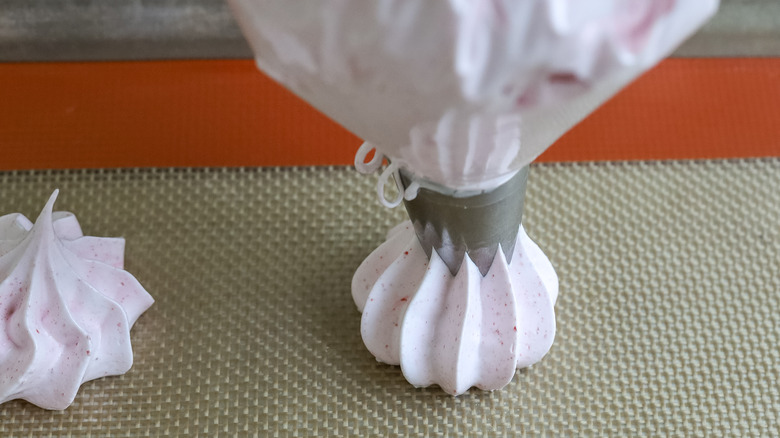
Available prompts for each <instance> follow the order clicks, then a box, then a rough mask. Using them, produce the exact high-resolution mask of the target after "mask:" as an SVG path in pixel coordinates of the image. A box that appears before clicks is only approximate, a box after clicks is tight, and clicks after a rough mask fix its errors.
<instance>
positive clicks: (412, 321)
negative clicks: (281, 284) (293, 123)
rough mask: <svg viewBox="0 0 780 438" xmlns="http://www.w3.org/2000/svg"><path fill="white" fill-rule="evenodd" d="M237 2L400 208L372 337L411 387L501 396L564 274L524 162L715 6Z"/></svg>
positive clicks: (363, 307) (370, 262)
mask: <svg viewBox="0 0 780 438" xmlns="http://www.w3.org/2000/svg"><path fill="white" fill-rule="evenodd" d="M228 2H229V3H230V5H231V7H232V9H233V12H234V15H235V16H236V18H237V20H238V22H239V24H240V26H241V28H242V30H243V32H244V34H245V36H246V37H247V39H248V40H249V43H250V45H251V46H252V49H253V51H254V53H255V55H256V60H257V65H258V67H259V68H260V69H261V70H263V71H264V72H265V73H267V74H268V75H269V76H271V77H272V78H273V79H275V80H276V81H278V82H279V83H281V84H283V85H284V86H286V87H287V88H289V89H290V90H291V91H293V92H294V93H295V94H297V95H298V96H300V97H301V98H303V99H304V100H306V101H307V102H309V103H310V104H311V105H313V106H314V107H316V108H317V109H319V110H320V111H322V112H323V113H325V114H326V115H328V116H329V117H331V118H332V119H333V120H335V121H336V122H338V123H340V124H341V125H343V126H344V127H345V128H347V129H348V130H350V131H352V132H353V133H354V134H356V135H357V136H359V137H361V138H363V139H364V140H365V141H366V143H365V144H364V145H363V146H361V147H360V149H359V150H358V153H357V156H356V160H355V166H356V168H357V169H358V170H359V171H361V172H363V173H370V172H374V171H381V176H380V178H379V184H378V192H379V197H380V201H381V202H382V203H383V204H385V205H387V206H395V205H399V204H400V203H402V202H403V203H404V204H405V206H406V209H407V212H408V213H409V217H410V220H409V221H407V222H405V223H403V224H401V225H399V226H398V227H396V228H394V229H393V230H391V231H390V232H389V234H388V239H387V241H386V242H385V243H384V244H382V245H381V246H380V247H379V248H377V249H376V250H375V251H374V252H373V253H372V254H371V255H369V256H368V258H366V260H365V261H364V262H363V263H362V264H361V266H360V267H359V268H358V270H357V272H356V273H355V276H354V278H353V283H352V294H353V298H354V300H355V303H356V304H357V307H358V309H359V310H360V311H361V312H362V313H363V315H362V320H361V335H362V337H363V341H364V343H365V344H366V347H367V348H368V349H369V351H370V352H371V353H372V354H373V355H374V356H375V357H376V358H377V360H379V361H381V362H385V363H389V364H393V365H400V366H401V370H402V372H403V374H404V376H405V377H406V379H407V380H408V381H409V382H410V383H412V384H413V385H415V386H418V387H419V386H428V385H432V384H438V385H439V386H441V388H442V389H443V390H444V391H446V392H448V393H451V394H460V393H463V392H465V391H467V390H469V388H471V387H474V386H475V387H478V388H481V389H485V390H495V389H499V388H501V387H503V386H505V385H506V384H507V383H509V381H510V380H511V379H512V377H513V375H514V373H515V370H516V369H519V368H523V367H527V366H530V365H532V364H534V363H536V362H538V361H539V360H541V358H542V357H543V356H544V355H545V354H546V353H547V352H548V351H549V349H550V347H551V345H552V341H553V337H554V335H555V315H554V309H553V307H554V304H555V300H556V298H557V295H558V280H557V276H556V274H555V271H554V270H553V268H552V265H551V264H550V262H549V260H548V259H547V257H546V256H545V255H544V253H543V252H542V251H541V250H540V249H539V247H538V246H536V245H535V244H534V243H533V242H532V241H531V240H530V239H529V238H528V235H527V234H526V233H525V230H524V229H523V226H522V224H521V218H522V210H523V200H524V195H525V184H526V179H527V175H528V164H529V163H530V162H531V161H533V160H534V159H535V158H536V157H537V156H539V155H540V154H541V153H542V152H543V151H544V150H545V149H546V148H547V147H548V146H550V145H551V144H552V143H553V142H554V141H555V140H556V139H558V138H559V137H560V136H562V135H563V134H564V133H565V132H566V131H567V130H569V129H570V128H571V127H572V126H574V125H575V124H576V123H578V122H579V121H580V120H581V119H583V118H584V117H585V116H586V115H588V114H589V113H590V112H592V111H593V110H594V109H595V108H596V107H598V106H599V105H600V104H601V103H603V102H604V101H605V100H607V99H608V98H609V97H611V96H612V95H613V94H615V93H616V92H617V91H618V90H620V89H621V88H622V87H624V86H625V85H626V84H628V83H629V82H630V81H631V80H633V79H634V78H636V77H637V76H638V75H639V74H641V73H642V72H644V71H645V70H647V69H648V68H650V67H652V66H653V65H655V64H656V63H657V62H658V61H660V60H661V59H662V58H663V57H665V56H667V55H668V54H669V53H671V52H672V51H673V50H674V49H675V48H676V47H677V46H678V45H679V44H680V43H681V42H682V41H683V40H684V39H686V38H687V37H688V36H690V35H691V34H692V33H693V32H694V31H695V30H696V29H697V28H698V27H700V26H701V25H702V24H703V23H704V22H705V21H706V20H707V19H708V18H709V17H710V16H712V15H713V14H714V13H715V11H716V9H717V6H718V0H589V1H587V2H585V1H581V0H316V1H314V0H311V1H303V0H297V1H296V0H228ZM372 151H373V156H372V157H371V158H370V159H368V158H369V157H370V156H371V152H372ZM385 161H386V162H387V164H386V165H384V163H385ZM383 166H384V168H383ZM391 179H392V180H394V182H395V184H396V186H397V188H398V191H397V192H398V196H396V197H394V199H386V195H385V193H384V187H385V183H388V182H390V180H391Z"/></svg>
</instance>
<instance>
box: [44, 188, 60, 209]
mask: <svg viewBox="0 0 780 438" xmlns="http://www.w3.org/2000/svg"><path fill="white" fill-rule="evenodd" d="M59 194H60V189H54V191H53V192H52V193H51V196H49V200H48V201H46V206H45V207H43V210H44V211H46V210H48V211H49V212H51V211H53V210H54V201H56V200H57V196H58V195H59Z"/></svg>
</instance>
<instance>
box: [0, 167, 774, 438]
mask: <svg viewBox="0 0 780 438" xmlns="http://www.w3.org/2000/svg"><path fill="white" fill-rule="evenodd" d="M375 181H376V179H375V177H366V176H360V175H358V174H356V172H354V170H352V169H348V168H342V167H334V168H260V169H257V168H252V169H206V170H203V169H200V170H195V169H166V170H154V169H149V170H83V171H56V170H53V171H24V172H19V171H17V172H4V173H0V212H2V213H11V212H17V211H20V212H23V213H25V214H26V215H28V216H29V217H31V218H34V217H36V216H37V213H38V211H39V209H40V208H41V207H42V206H43V204H44V202H45V201H46V199H47V197H48V196H49V194H50V193H51V191H52V190H53V189H54V188H56V187H59V188H60V189H61V193H60V198H59V201H58V204H57V206H56V207H57V208H58V209H64V210H70V211H73V212H75V213H76V214H77V216H78V218H79V220H80V222H81V224H82V227H83V229H84V231H85V233H86V234H88V235H98V236H117V235H122V236H124V237H126V238H127V252H126V259H127V263H126V264H127V269H128V270H129V271H130V272H131V273H133V274H134V275H136V277H137V278H138V279H139V280H140V281H141V283H142V284H143V285H144V286H145V287H146V288H147V289H148V290H149V292H150V293H151V294H152V295H153V296H154V297H155V298H156V300H157V302H156V303H155V305H154V306H153V307H152V308H151V309H150V310H149V311H148V312H147V313H146V314H144V315H143V316H142V317H141V318H140V319H139V321H138V322H137V324H136V326H135V328H134V329H133V331H132V340H133V347H134V350H135V364H134V366H133V368H132V370H131V371H130V372H129V373H128V374H126V375H124V376H121V377H111V378H104V379H100V380H97V381H93V382H89V383H87V384H85V385H84V386H82V388H81V390H80V392H79V395H78V396H77V398H76V401H75V403H74V404H73V405H72V406H71V407H70V408H69V409H67V410H65V411H61V412H56V411H45V410H42V409H39V408H37V407H35V406H33V405H30V404H28V403H26V402H23V401H14V402H10V403H6V404H3V405H0V436H3V437H7V436H8V437H13V436H58V437H60V436H108V435H111V436H157V435H163V434H171V435H182V436H198V435H199V436H217V435H223V436H234V435H249V436H306V435H325V434H331V435H334V436H335V435H338V436H347V435H356V436H358V435H359V436H391V435H394V434H398V435H414V434H426V435H431V436H437V435H458V436H461V435H468V434H473V435H480V434H485V433H493V434H496V435H499V436H500V435H512V434H538V435H544V436H566V435H575V434H579V435H591V436H604V435H619V436H659V435H665V436H692V435H729V436H778V435H780V429H778V422H780V389H778V388H779V386H778V383H777V382H778V378H780V349H779V348H778V341H780V332H779V330H780V159H761V160H737V161H676V162H675V161H669V162H624V163H589V164H588V163H585V164H545V165H537V166H534V167H533V169H532V171H531V177H530V181H529V187H528V196H527V207H526V213H525V220H524V223H525V224H526V228H527V230H528V232H529V234H530V235H531V236H532V238H534V239H535V240H536V241H537V242H538V243H539V244H540V246H541V247H542V248H543V249H544V250H545V252H546V253H547V254H548V255H549V257H550V259H551V260H552V262H553V265H554V266H555V268H556V270H557V272H558V275H559V277H560V282H561V283H560V285H561V286H560V296H559V299H558V303H557V305H556V311H557V322H558V330H559V331H558V335H557V337H556V341H555V344H554V346H553V348H552V350H551V351H550V353H549V354H548V356H547V357H545V359H544V360H543V361H542V362H541V363H539V364H537V365H535V366H533V367H532V368H530V369H526V370H522V371H519V372H518V373H517V374H516V375H515V377H514V379H513V381H512V383H511V384H509V385H508V386H507V387H506V388H504V389H503V390H501V391H496V392H492V393H490V392H482V391H479V390H471V391H470V392H469V393H467V394H466V395H463V396H460V397H457V398H454V397H451V396H449V395H446V394H445V393H443V392H442V391H441V390H439V389H438V388H436V387H434V388H427V389H416V388H413V387H412V386H411V385H409V384H408V383H406V381H405V380H404V378H403V376H402V375H401V371H400V369H399V368H398V367H393V366H388V365H383V364H381V363H378V362H376V360H374V358H373V357H372V356H371V354H369V353H368V351H367V350H366V349H365V348H364V347H363V344H362V341H361V339H360V329H359V327H360V315H359V313H358V312H357V311H356V309H355V305H354V304H353V302H352V298H351V295H350V281H351V276H352V273H353V272H354V270H355V268H356V267H357V266H358V264H359V263H360V262H361V260H362V259H363V258H364V257H365V256H366V255H367V254H368V253H369V252H370V251H371V250H372V249H373V248H375V247H376V246H377V245H379V243H380V242H381V241H382V239H383V235H384V233H385V232H386V230H387V229H388V228H389V227H391V226H392V225H394V224H396V223H398V222H400V221H401V220H402V219H403V218H404V217H405V215H404V212H403V210H402V209H396V210H387V209H385V208H383V207H381V206H380V205H379V204H378V203H377V202H376V200H375V199H374V196H375V191H374V189H373V185H374V184H375Z"/></svg>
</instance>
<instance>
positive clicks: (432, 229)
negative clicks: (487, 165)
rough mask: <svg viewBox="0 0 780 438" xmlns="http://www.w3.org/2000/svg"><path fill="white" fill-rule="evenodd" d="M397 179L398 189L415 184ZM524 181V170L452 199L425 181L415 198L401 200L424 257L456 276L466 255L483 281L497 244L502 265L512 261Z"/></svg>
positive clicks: (405, 177)
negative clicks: (485, 188)
mask: <svg viewBox="0 0 780 438" xmlns="http://www.w3.org/2000/svg"><path fill="white" fill-rule="evenodd" d="M400 174H401V182H402V185H403V186H404V188H406V187H408V186H409V185H410V184H411V183H412V182H414V181H415V179H414V177H412V176H410V175H409V174H407V173H405V172H403V171H401V173H400ZM527 180H528V166H526V167H523V168H522V169H520V171H518V172H517V174H515V175H514V176H513V177H512V178H511V179H509V181H507V182H505V183H504V184H502V185H501V186H499V187H497V188H496V189H493V190H491V191H487V192H482V193H476V194H474V195H471V196H455V194H454V193H453V192H452V191H448V190H447V189H446V188H444V187H441V190H436V186H435V185H433V184H431V183H429V182H425V184H421V186H422V188H420V190H419V192H418V193H417V197H416V198H414V199H413V200H411V201H406V200H405V201H404V206H405V207H406V211H407V212H408V213H409V218H410V219H411V220H412V223H413V224H414V230H415V233H417V238H418V239H419V240H420V243H421V244H422V246H423V248H424V249H425V253H426V254H427V255H428V257H430V256H431V254H432V251H433V250H434V249H435V250H436V252H437V253H438V254H439V257H441V259H442V260H443V261H444V263H445V264H446V265H447V267H448V268H449V269H450V272H451V273H452V275H456V274H457V273H458V270H459V269H460V266H461V264H462V263H463V257H464V256H465V255H466V254H468V256H469V257H470V258H471V260H473V261H474V264H476V265H477V267H478V268H479V272H480V273H482V275H483V276H484V275H487V273H488V271H489V270H490V266H491V265H492V264H493V259H494V258H495V256H496V253H497V251H498V248H499V245H500V246H501V249H502V250H503V252H504V255H505V256H506V260H507V262H510V261H511V260H512V253H513V251H514V247H515V241H516V239H517V231H518V229H519V227H520V222H521V220H522V216H523V202H524V201H525V188H526V182H527Z"/></svg>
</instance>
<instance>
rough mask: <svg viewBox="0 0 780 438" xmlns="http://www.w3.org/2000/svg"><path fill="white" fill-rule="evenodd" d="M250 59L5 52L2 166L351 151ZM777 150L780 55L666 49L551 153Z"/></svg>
mask: <svg viewBox="0 0 780 438" xmlns="http://www.w3.org/2000/svg"><path fill="white" fill-rule="evenodd" d="M360 143H361V141H360V140H359V139H358V138H356V137H354V136H353V135H351V134H350V133H348V132H347V131H345V130H344V129H343V128H341V127H340V126H338V125H337V124H335V123H334V122H332V121H330V120H329V119H327V118H326V117H325V116H323V115H322V114H320V113H318V112H317V111H316V110H314V109H313V108H311V107H310V106H309V105H308V104H306V103H304V102H303V101H301V100H300V99H298V98H297V97H295V96H294V95H292V94H291V93H290V92H288V91H286V90H285V89H284V88H282V87H281V86H279V85H278V84H276V83H274V82H273V81H272V80H270V79H269V78H267V77H266V76H265V75H263V74H261V73H259V72H258V71H257V69H256V68H255V66H254V63H253V62H252V61H249V60H227V61H225V60H207V61H149V62H96V63H22V64H0V152H2V153H0V169H4V170H8V169H32V168H83V167H168V166H176V167H178V166H196V167H199V166H276V165H282V166H285V165H330V164H349V163H352V160H353V156H354V153H355V151H356V150H357V148H358V146H359V145H360ZM761 156H780V59H774V58H768V59H758V58H741V59H669V60H666V61H664V62H662V63H661V64H660V65H659V66H658V67H656V68H654V69H652V70H651V71H649V72H648V73H646V74H645V75H644V76H642V77H641V78H639V79H638V80H637V81H636V82H635V83H633V84H632V85H630V86H629V87H627V88H626V89H625V90H623V91H622V92H621V93H619V94H618V95H617V96H616V97H614V98H613V99H612V100H610V101H609V102H607V103H606V104H605V105H604V106H603V107H601V108H600V109H599V110H597V111H596V112H595V113H594V114H592V115H591V116H589V117H588V118H587V119H586V120H584V121H583V122H582V123H580V124H579V125H577V126H576V127H575V128H574V129H573V130H572V131H570V132H569V133H567V134H566V135H565V136H564V137H563V138H561V139H560V140H559V141H558V142H556V143H555V144H554V145H553V146H552V147H551V148H550V149H549V150H548V151H547V152H546V153H545V154H544V155H542V157H540V159H539V160H540V161H583V160H653V159H690V158H734V157H761Z"/></svg>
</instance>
